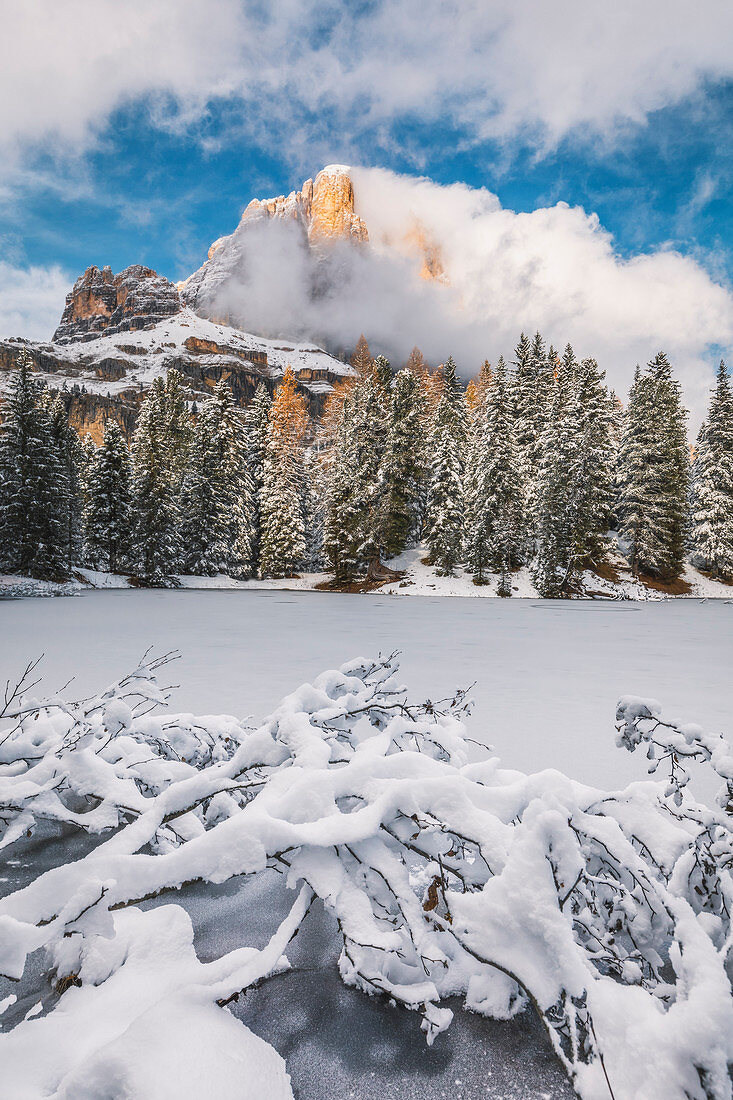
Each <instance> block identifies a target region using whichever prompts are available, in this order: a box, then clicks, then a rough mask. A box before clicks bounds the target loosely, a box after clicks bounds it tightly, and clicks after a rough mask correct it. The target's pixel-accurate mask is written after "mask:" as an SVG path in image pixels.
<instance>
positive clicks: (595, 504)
mask: <svg viewBox="0 0 733 1100" xmlns="http://www.w3.org/2000/svg"><path fill="white" fill-rule="evenodd" d="M575 378H576V385H577V409H578V415H579V422H578V428H577V430H578V436H579V448H580V449H579V455H578V462H579V464H578V485H577V514H578V528H577V531H576V534H575V538H576V552H577V555H578V561H579V563H580V564H581V565H590V564H591V563H597V562H599V561H600V559H601V558H602V557H603V554H604V553H605V551H606V549H607V537H606V536H607V532H608V530H609V527H610V524H611V518H612V514H613V497H614V477H615V470H616V446H617V441H616V417H617V410H616V398H615V396H612V395H610V394H609V392H608V390H607V388H606V385H605V374H604V372H603V371H601V370H600V369H599V367H598V363H597V362H596V361H595V359H583V360H582V362H581V363H580V364H578V366H577V367H576V370H575Z"/></svg>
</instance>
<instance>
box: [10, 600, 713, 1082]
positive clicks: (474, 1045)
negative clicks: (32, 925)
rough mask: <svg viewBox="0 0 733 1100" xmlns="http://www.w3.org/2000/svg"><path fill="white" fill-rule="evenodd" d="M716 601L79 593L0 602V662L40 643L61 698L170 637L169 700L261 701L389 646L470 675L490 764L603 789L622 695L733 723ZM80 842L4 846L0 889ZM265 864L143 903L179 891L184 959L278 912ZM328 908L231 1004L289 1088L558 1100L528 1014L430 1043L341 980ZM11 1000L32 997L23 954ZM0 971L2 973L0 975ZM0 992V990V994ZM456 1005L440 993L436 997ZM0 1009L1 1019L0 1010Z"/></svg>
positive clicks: (258, 930)
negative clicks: (494, 755) (190, 928)
mask: <svg viewBox="0 0 733 1100" xmlns="http://www.w3.org/2000/svg"><path fill="white" fill-rule="evenodd" d="M732 627H733V606H731V605H727V604H724V603H722V602H720V601H717V602H709V603H698V602H697V601H682V600H680V601H668V602H661V603H645V604H631V603H620V602H619V603H608V604H605V603H580V602H578V603H567V602H562V603H547V602H541V601H500V600H468V599H444V598H430V597H426V598H422V599H400V598H395V597H387V596H365V597H360V596H352V595H345V596H339V595H331V594H315V593H302V594H300V593H290V592H226V591H223V592H220V591H209V592H196V591H184V592H169V591H110V592H93V593H89V594H87V595H84V596H82V597H79V598H70V599H57V600H51V599H45V600H41V599H38V600H19V601H8V602H2V603H0V673H1V674H2V676H3V678H5V677H8V676H10V677H12V676H13V675H14V674H15V673H18V672H19V671H20V670H21V668H22V667H23V665H24V664H25V663H26V661H27V660H28V659H29V658H31V657H35V656H38V655H39V654H40V653H41V652H44V653H45V658H44V661H43V664H42V666H41V667H42V670H43V672H44V676H45V687H46V689H47V690H49V691H51V690H54V689H57V688H59V687H60V686H61V685H62V684H64V682H65V681H66V680H68V679H69V678H70V677H71V676H74V677H75V684H74V686H73V688H72V689H69V692H68V694H70V695H75V694H76V695H83V694H86V693H87V692H88V691H89V690H90V689H92V688H95V687H100V686H102V685H103V684H105V683H106V682H108V681H110V680H112V679H115V678H117V677H118V676H120V675H122V674H123V673H125V672H127V671H129V669H130V668H131V667H132V666H133V664H134V663H135V662H136V661H137V660H138V659H139V657H140V656H141V654H142V653H143V651H144V650H145V649H146V648H147V647H148V646H149V645H154V646H155V647H156V649H157V650H163V649H170V648H178V649H180V650H181V652H182V654H183V658H182V660H181V661H179V662H178V663H177V665H175V666H173V669H172V670H170V671H171V675H172V679H174V680H175V681H176V682H180V683H181V687H180V688H179V689H178V690H177V691H176V692H175V695H174V699H173V706H174V707H175V708H176V709H181V710H193V711H198V712H199V713H204V712H212V711H227V712H231V713H234V714H237V715H240V716H241V715H246V714H251V715H253V716H254V717H255V718H259V717H262V716H263V715H264V714H266V713H267V712H268V711H269V710H271V709H272V708H274V706H275V705H276V704H277V702H278V701H279V699H280V697H281V696H282V695H283V694H285V693H287V692H288V691H290V690H291V689H293V688H294V687H296V686H297V685H298V684H300V683H302V682H303V681H305V680H309V679H312V678H313V677H314V676H315V675H317V674H318V673H319V672H320V671H322V670H323V669H325V668H328V667H333V666H334V665H338V664H341V663H342V662H344V661H345V660H347V659H349V658H350V657H353V656H356V655H360V654H364V655H367V654H373V653H376V652H378V651H380V650H381V651H382V652H385V651H391V650H393V649H400V650H401V651H402V653H403V664H402V671H403V674H404V679H405V681H406V683H407V684H408V685H409V687H410V689H411V693H412V695H413V696H414V697H421V698H422V697H425V696H430V697H432V698H436V697H437V696H439V695H442V694H445V693H447V692H450V691H451V690H452V689H453V688H454V687H455V686H456V685H459V684H460V685H463V684H469V683H471V682H472V681H476V682H477V683H476V688H475V690H474V695H475V698H476V704H477V705H476V710H475V712H474V717H473V719H472V720H471V730H470V733H471V736H473V737H475V738H476V739H477V740H482V741H484V742H486V743H490V744H492V745H494V746H495V748H496V750H497V752H498V754H499V755H500V756H501V757H502V759H503V761H504V762H505V764H506V765H509V766H516V767H519V768H522V769H525V770H537V769H539V768H544V767H558V768H561V769H562V770H564V771H567V772H569V773H570V774H573V775H575V776H577V777H578V778H581V779H584V780H586V781H588V782H591V783H595V784H598V785H603V786H614V785H621V784H624V783H626V782H627V781H628V780H629V779H632V778H643V777H644V776H645V774H646V771H645V760H644V758H643V757H639V758H638V759H637V758H636V757H631V756H629V755H628V754H626V753H623V752H621V751H620V750H618V749H616V748H615V746H614V728H613V717H614V709H615V704H616V700H617V698H618V697H619V696H620V695H622V694H638V695H648V696H655V697H657V698H658V699H660V700H661V702H662V703H663V705H664V707H665V710H666V712H667V713H668V714H669V715H670V716H675V717H679V718H684V719H687V720H693V721H697V722H700V723H701V724H703V725H706V726H708V727H710V728H715V729H721V730H727V731H730V730H731V729H732V728H733V677H732V676H731V668H732V667H733V660H732V658H733V631H732V629H731V628H732ZM79 844H80V840H79V839H78V838H74V839H73V840H71V841H70V842H69V841H67V842H63V841H55V842H51V843H48V842H45V843H44V842H43V841H42V839H41V838H40V837H34V838H33V839H32V840H30V841H27V842H24V845H23V847H22V848H20V849H19V848H18V846H16V847H15V849H14V850H13V853H12V858H13V859H14V860H17V861H18V862H14V863H13V864H12V865H10V866H7V867H6V868H5V869H3V870H2V878H3V879H4V880H5V881H3V882H1V883H0V894H1V893H6V892H8V891H9V890H10V889H11V888H12V887H13V886H16V885H20V884H21V883H22V882H25V881H28V880H29V879H30V878H32V877H35V875H36V874H37V873H39V872H40V871H42V870H43V869H45V867H46V866H49V865H51V864H53V863H55V862H58V861H59V859H61V858H65V859H69V858H73V857H74V854H75V852H77V851H79V850H80V849H79ZM288 900H290V901H291V902H292V895H291V896H290V898H289V899H288V897H287V896H286V892H285V891H284V889H283V887H282V881H281V880H280V879H279V878H277V877H276V876H274V875H272V876H271V877H270V880H269V881H267V880H266V879H263V880H262V881H255V882H252V881H244V882H235V881H233V882H230V883H227V884H226V885H225V886H222V887H211V886H202V885H198V886H194V887H190V888H188V889H186V890H183V891H182V892H181V893H180V894H178V895H172V896H169V897H166V898H161V899H158V900H156V902H154V903H149V904H162V903H166V902H170V901H173V902H176V901H178V902H180V903H182V904H184V905H185V907H186V908H187V909H188V911H189V912H190V913H191V916H192V918H193V921H194V926H195V929H196V946H197V950H198V952H199V955H200V956H201V957H202V958H205V959H206V958H214V957H218V956H219V955H221V954H222V953H223V952H224V951H226V950H229V949H231V948H233V947H235V946H238V945H242V944H245V943H246V944H252V945H254V946H260V945H261V944H264V942H265V941H266V939H267V938H268V936H269V934H270V933H271V931H272V930H273V928H274V927H275V926H276V924H277V923H278V921H279V920H280V919H281V917H282V915H284V912H285V910H286V907H287V905H288ZM337 954H338V943H337V938H336V935H335V934H334V930H333V928H332V926H331V923H330V919H329V917H328V916H327V914H325V913H324V912H323V911H320V912H319V911H314V912H313V913H312V914H311V915H310V916H309V917H308V920H307V922H306V924H305V926H304V928H303V931H302V932H301V934H300V935H299V937H298V939H297V940H296V941H295V942H294V944H293V945H292V946H291V949H290V951H289V955H290V957H291V959H292V961H293V963H294V969H293V971H291V972H290V973H287V974H284V975H281V976H279V977H277V978H273V979H270V980H269V981H267V982H265V983H264V984H263V985H262V986H261V987H260V988H259V989H256V990H253V991H251V992H250V993H248V995H247V996H246V997H245V998H244V999H243V1000H242V1001H241V1002H240V1003H239V1004H238V1005H237V1006H235V1009H234V1010H235V1012H236V1014H237V1015H238V1016H239V1017H240V1018H241V1019H242V1020H243V1021H244V1022H245V1023H246V1024H247V1025H248V1026H249V1027H251V1028H252V1030H253V1031H255V1032H257V1033H258V1034H260V1035H261V1036H262V1037H263V1038H265V1039H266V1040H267V1041H269V1042H271V1043H272V1044H273V1045H274V1046H275V1047H276V1049H277V1050H279V1052H280V1053H281V1054H282V1055H283V1057H284V1058H285V1059H286V1062H287V1065H288V1070H289V1072H290V1073H291V1076H292V1080H293V1087H294V1092H295V1095H296V1097H298V1100H337V1098H338V1100H341V1098H347V1097H353V1098H354V1100H367V1098H372V1097H374V1096H376V1095H379V1096H381V1097H384V1100H393V1098H394V1100H397V1098H400V1100H412V1098H413V1097H414V1098H416V1100H417V1098H418V1097H419V1098H420V1100H433V1098H438V1097H450V1098H452V1100H459V1098H463V1100H469V1098H470V1100H472V1098H474V1097H485V1098H488V1100H525V1098H526V1100H529V1098H530V1097H531V1098H541V1100H545V1098H546V1100H559V1098H562V1097H570V1096H572V1095H574V1094H573V1092H572V1089H571V1088H570V1086H569V1085H568V1084H567V1083H566V1081H565V1080H564V1075H563V1073H562V1071H561V1070H560V1067H559V1065H558V1064H557V1062H556V1061H555V1059H554V1056H553V1055H552V1052H551V1050H550V1048H549V1044H548V1042H547V1041H546V1039H545V1037H544V1033H543V1032H542V1029H541V1027H540V1025H539V1023H538V1021H537V1020H536V1018H535V1017H534V1016H533V1014H532V1013H531V1012H526V1013H524V1014H523V1015H522V1016H520V1017H518V1018H517V1019H515V1020H513V1021H509V1022H500V1021H491V1020H488V1021H487V1020H483V1019H481V1018H480V1017H477V1016H472V1015H469V1014H467V1013H463V1012H458V1013H457V1014H456V1018H455V1020H454V1022H453V1024H452V1026H451V1028H450V1029H449V1030H448V1031H447V1032H446V1033H445V1034H443V1035H440V1036H439V1037H438V1039H437V1040H436V1042H435V1045H434V1046H433V1047H432V1048H428V1047H427V1046H426V1044H425V1042H424V1039H423V1037H422V1034H421V1033H420V1031H419V1021H418V1018H417V1016H416V1015H415V1014H413V1013H407V1012H403V1011H398V1010H395V1009H391V1008H389V1007H388V1006H387V1005H386V1004H384V1003H383V1002H380V1001H378V1000H373V999H370V998H367V997H365V996H364V995H363V994H361V993H358V992H356V991H354V990H350V989H347V988H345V987H344V986H343V984H342V983H341V981H340V979H339V977H338V974H337V972H336V969H335V959H336V957H337ZM32 963H33V965H31V966H29V969H28V973H27V975H26V977H25V978H24V981H23V983H22V986H23V988H22V989H18V988H17V987H16V988H15V989H14V990H13V991H14V992H16V993H19V994H20V995H19V1000H18V1003H17V1005H16V1006H14V1012H12V1013H8V1015H7V1017H5V1020H7V1023H6V1024H5V1026H6V1027H7V1026H8V1024H10V1023H11V1022H12V1017H21V1018H22V1015H23V1014H24V1013H25V1011H27V1010H28V1008H29V1007H30V1006H31V1005H32V1004H34V1003H35V1002H36V1001H37V1000H38V999H39V997H44V996H45V997H48V995H49V994H48V986H47V985H45V984H44V979H43V976H42V973H41V964H40V961H39V960H35V959H34V960H32ZM0 986H2V983H0ZM3 995H4V990H3V989H2V988H0V997H2V996H3ZM454 1007H458V1006H454ZM4 1022H5V1021H4Z"/></svg>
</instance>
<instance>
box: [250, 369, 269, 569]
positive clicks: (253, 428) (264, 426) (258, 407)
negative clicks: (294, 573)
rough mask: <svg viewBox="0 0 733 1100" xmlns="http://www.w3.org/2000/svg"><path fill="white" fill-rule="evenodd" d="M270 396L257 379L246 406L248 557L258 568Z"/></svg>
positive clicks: (255, 567) (254, 567) (254, 566)
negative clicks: (249, 503)
mask: <svg viewBox="0 0 733 1100" xmlns="http://www.w3.org/2000/svg"><path fill="white" fill-rule="evenodd" d="M271 410H272V398H271V397H270V394H269V393H268V391H267V387H266V386H265V384H264V383H263V382H260V383H259V385H258V386H257V389H256V390H255V395H254V398H253V400H252V404H251V405H250V406H249V408H248V409H247V421H246V422H247V469H248V471H249V476H250V480H251V482H252V561H253V569H254V570H255V571H256V570H257V569H258V568H259V560H260V536H261V527H262V484H263V479H264V471H265V455H266V453H267V440H268V436H269V432H270V412H271Z"/></svg>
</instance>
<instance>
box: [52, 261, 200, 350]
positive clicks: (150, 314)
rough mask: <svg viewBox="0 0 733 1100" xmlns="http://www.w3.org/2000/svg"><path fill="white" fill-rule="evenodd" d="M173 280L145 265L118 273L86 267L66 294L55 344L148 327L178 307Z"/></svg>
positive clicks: (178, 296)
mask: <svg viewBox="0 0 733 1100" xmlns="http://www.w3.org/2000/svg"><path fill="white" fill-rule="evenodd" d="M182 305H183V303H182V302H181V298H180V295H179V293H178V291H177V290H176V288H175V286H174V285H173V283H170V282H169V281H168V279H166V278H165V277H164V276H162V275H158V273H157V272H155V271H153V270H152V269H151V268H149V267H143V266H142V265H141V264H134V265H133V266H132V267H127V268H125V270H124V271H121V272H120V273H119V275H113V274H112V268H111V267H103V268H102V270H101V271H100V270H99V268H98V267H88V268H87V269H86V271H85V272H84V274H83V275H80V276H79V278H78V279H77V280H76V282H75V283H74V286H73V287H72V289H71V290H70V291H69V293H68V294H67V295H66V308H65V309H64V312H63V314H62V317H61V322H60V324H59V327H58V328H57V329H56V332H55V333H54V335H53V341H54V343H56V344H69V343H73V342H75V341H78V340H94V339H96V337H97V336H99V335H100V334H101V333H104V334H105V335H108V336H109V335H114V334H115V333H118V332H129V331H131V330H133V329H144V328H150V327H152V326H153V325H156V324H157V323H158V321H161V320H163V318H165V317H172V316H173V315H174V314H176V313H178V312H179V310H180V309H181V308H182Z"/></svg>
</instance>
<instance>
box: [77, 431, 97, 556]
mask: <svg viewBox="0 0 733 1100" xmlns="http://www.w3.org/2000/svg"><path fill="white" fill-rule="evenodd" d="M96 454H97V445H96V443H95V442H94V440H93V439H92V436H91V434H90V433H89V432H86V434H85V435H84V438H83V439H82V441H81V471H80V477H79V482H80V484H79V490H80V491H79V511H80V514H81V563H82V565H89V566H91V565H92V563H91V562H90V561H89V560H88V559H87V532H86V515H87V508H88V506H89V479H90V477H91V475H92V470H93V469H94V459H95V457H96Z"/></svg>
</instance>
